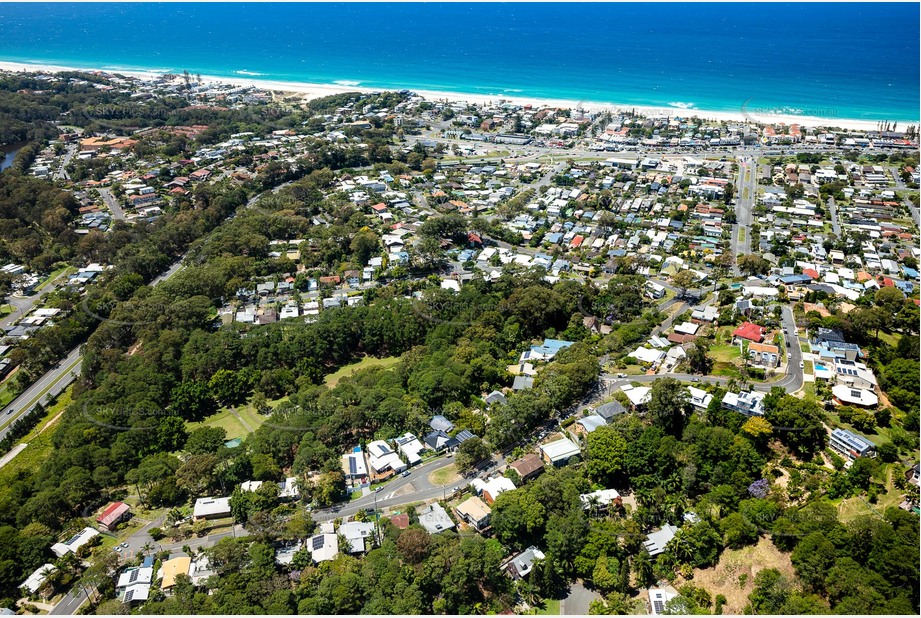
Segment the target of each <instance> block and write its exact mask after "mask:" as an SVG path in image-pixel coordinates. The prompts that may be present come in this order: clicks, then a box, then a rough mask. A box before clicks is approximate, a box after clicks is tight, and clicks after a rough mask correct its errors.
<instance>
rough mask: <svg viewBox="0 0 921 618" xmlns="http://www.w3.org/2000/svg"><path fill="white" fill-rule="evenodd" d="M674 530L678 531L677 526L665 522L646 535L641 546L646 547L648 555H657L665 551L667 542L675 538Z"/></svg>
mask: <svg viewBox="0 0 921 618" xmlns="http://www.w3.org/2000/svg"><path fill="white" fill-rule="evenodd" d="M676 532H678V528H677V527H675V526H673V525H671V524H665V525H664V526H662V527H661V528H659V529H658V530H655V531H653V532H650V533H649V534H648V535H646V540H645V541H643V547H645V548H646V551H648V552H649V555H650V556H658V555H659V554H661V553H662V552H664V551H665V546H666V545H668V542H669V541H671V540H672V539H673V538H675V533H676Z"/></svg>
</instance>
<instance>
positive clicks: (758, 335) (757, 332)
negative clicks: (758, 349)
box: [732, 322, 764, 343]
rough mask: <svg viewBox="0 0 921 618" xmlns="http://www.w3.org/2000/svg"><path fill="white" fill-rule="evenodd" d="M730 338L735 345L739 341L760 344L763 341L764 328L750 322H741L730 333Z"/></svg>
mask: <svg viewBox="0 0 921 618" xmlns="http://www.w3.org/2000/svg"><path fill="white" fill-rule="evenodd" d="M732 336H733V339H734V340H735V341H736V342H737V343H738V342H740V341H741V340H745V341H751V342H754V343H761V342H762V341H764V328H763V327H761V326H758V325H757V324H753V323H751V322H743V323H742V325H741V326H739V327H738V328H736V329H735V330H734V331H732Z"/></svg>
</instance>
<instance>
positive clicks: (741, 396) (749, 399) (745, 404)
mask: <svg viewBox="0 0 921 618" xmlns="http://www.w3.org/2000/svg"><path fill="white" fill-rule="evenodd" d="M722 407H723V408H725V409H727V410H733V411H735V412H741V413H742V414H744V415H746V416H764V393H759V392H757V391H749V392H743V393H726V394H725V395H723V401H722Z"/></svg>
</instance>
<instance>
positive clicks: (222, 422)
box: [186, 410, 261, 440]
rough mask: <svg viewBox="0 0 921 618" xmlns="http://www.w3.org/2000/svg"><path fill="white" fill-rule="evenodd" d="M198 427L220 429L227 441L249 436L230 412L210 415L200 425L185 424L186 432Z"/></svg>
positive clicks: (224, 411)
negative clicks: (225, 434) (224, 433)
mask: <svg viewBox="0 0 921 618" xmlns="http://www.w3.org/2000/svg"><path fill="white" fill-rule="evenodd" d="M241 416H242V415H241ZM247 422H248V420H247ZM260 424H261V423H260ZM199 427H221V428H223V430H224V431H225V432H227V439H228V440H232V439H234V438H245V437H246V436H248V435H249V431H247V430H246V427H244V426H243V423H241V422H240V421H239V420H238V419H237V417H236V416H234V415H233V413H232V412H231V411H230V410H221V411H220V412H217V413H215V414H212V415H211V416H209V417H208V418H206V419H205V420H203V421H201V422H200V423H186V430H188V431H190V432H191V431H193V430H195V429H197V428H199ZM253 429H254V430H255V429H256V428H255V427H253Z"/></svg>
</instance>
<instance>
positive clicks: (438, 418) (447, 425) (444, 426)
mask: <svg viewBox="0 0 921 618" xmlns="http://www.w3.org/2000/svg"><path fill="white" fill-rule="evenodd" d="M429 427H431V428H432V429H434V430H435V431H444V432H448V431H451V430H452V429H454V423H452V422H451V421H449V420H448V419H446V418H445V417H444V416H443V415H441V414H436V415H435V416H433V417H432V420H430V421H429Z"/></svg>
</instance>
